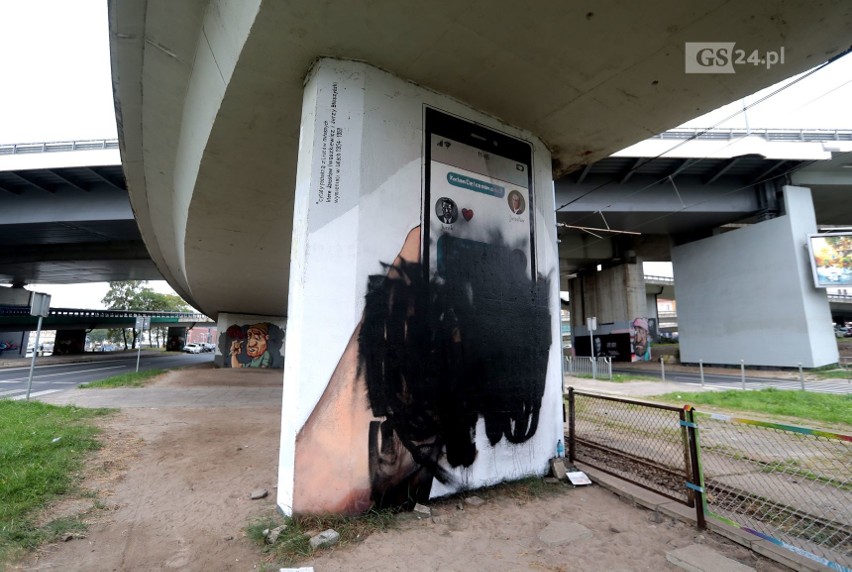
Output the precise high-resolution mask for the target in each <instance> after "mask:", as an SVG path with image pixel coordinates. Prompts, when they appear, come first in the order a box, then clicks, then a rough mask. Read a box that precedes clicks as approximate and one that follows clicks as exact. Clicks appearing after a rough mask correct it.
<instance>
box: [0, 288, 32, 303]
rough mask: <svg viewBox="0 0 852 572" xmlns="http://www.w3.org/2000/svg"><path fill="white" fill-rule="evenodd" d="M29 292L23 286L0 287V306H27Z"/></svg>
mask: <svg viewBox="0 0 852 572" xmlns="http://www.w3.org/2000/svg"><path fill="white" fill-rule="evenodd" d="M31 294H32V292H30V291H29V290H25V289H24V287H23V286H13V287H12V288H0V306H29V305H30V295H31Z"/></svg>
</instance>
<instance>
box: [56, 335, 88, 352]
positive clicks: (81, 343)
mask: <svg viewBox="0 0 852 572" xmlns="http://www.w3.org/2000/svg"><path fill="white" fill-rule="evenodd" d="M85 352H86V330H57V331H56V339H55V340H54V342H53V355H55V356H68V355H77V354H82V353H85Z"/></svg>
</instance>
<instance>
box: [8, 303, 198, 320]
mask: <svg viewBox="0 0 852 572" xmlns="http://www.w3.org/2000/svg"><path fill="white" fill-rule="evenodd" d="M29 313H30V307H29V306H0V316H28V315H29ZM50 316H70V317H80V318H136V317H140V316H143V317H144V316H147V317H150V318H171V319H175V318H177V319H178V320H180V321H187V322H212V321H213V320H211V319H210V318H209V317H207V316H206V315H204V314H201V313H199V312H157V311H149V310H85V309H79V308H51V309H50Z"/></svg>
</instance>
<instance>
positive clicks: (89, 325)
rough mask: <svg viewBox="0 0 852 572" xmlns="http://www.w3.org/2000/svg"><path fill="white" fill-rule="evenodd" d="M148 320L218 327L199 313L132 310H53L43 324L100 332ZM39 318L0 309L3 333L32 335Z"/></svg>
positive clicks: (154, 324)
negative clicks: (139, 319) (138, 319)
mask: <svg viewBox="0 0 852 572" xmlns="http://www.w3.org/2000/svg"><path fill="white" fill-rule="evenodd" d="M138 317H147V318H150V320H151V327H152V328H156V327H170V326H171V327H174V326H181V327H185V328H192V327H194V326H196V325H204V326H212V325H215V323H214V322H213V321H212V320H211V319H210V318H208V317H207V316H205V315H204V314H199V313H196V312H142V311H133V310H81V309H75V308H51V309H50V315H48V316H47V317H46V318H44V319H43V320H42V329H44V330H94V329H99V328H132V327H133V326H134V324H135V323H136V318H138ZM37 323H38V318H37V317H35V316H31V315H30V309H29V307H27V306H0V332H8V331H33V330H35V329H36V325H37Z"/></svg>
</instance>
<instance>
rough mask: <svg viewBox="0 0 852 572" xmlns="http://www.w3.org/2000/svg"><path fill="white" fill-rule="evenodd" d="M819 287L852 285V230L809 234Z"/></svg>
mask: <svg viewBox="0 0 852 572" xmlns="http://www.w3.org/2000/svg"><path fill="white" fill-rule="evenodd" d="M808 251H809V252H810V255H811V269H812V270H813V274H814V284H815V285H816V287H817V288H834V287H843V286H852V232H832V233H825V234H809V235H808Z"/></svg>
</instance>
